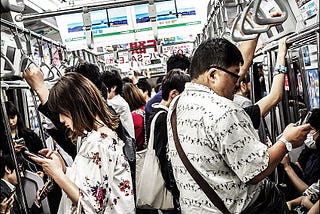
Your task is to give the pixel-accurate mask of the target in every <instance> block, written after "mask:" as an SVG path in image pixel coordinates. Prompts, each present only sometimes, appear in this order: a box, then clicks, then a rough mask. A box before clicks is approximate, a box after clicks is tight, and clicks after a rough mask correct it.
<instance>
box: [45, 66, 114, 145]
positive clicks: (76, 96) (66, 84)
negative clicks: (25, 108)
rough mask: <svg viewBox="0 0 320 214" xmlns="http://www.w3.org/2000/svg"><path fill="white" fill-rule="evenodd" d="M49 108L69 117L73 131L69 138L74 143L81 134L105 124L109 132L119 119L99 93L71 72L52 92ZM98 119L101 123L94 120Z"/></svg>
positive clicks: (86, 81) (89, 82) (62, 78)
mask: <svg viewBox="0 0 320 214" xmlns="http://www.w3.org/2000/svg"><path fill="white" fill-rule="evenodd" d="M48 107H49V109H50V110H51V111H54V112H57V113H59V114H64V115H70V116H71V119H72V122H73V129H74V130H73V131H71V133H70V135H69V137H70V138H71V140H73V141H74V140H76V139H77V137H78V136H83V135H84V131H85V130H86V131H91V130H94V129H96V124H97V123H101V122H102V123H104V124H105V125H107V126H108V127H109V128H110V129H112V130H115V129H116V128H117V127H118V123H119V118H118V117H117V116H114V115H112V114H111V113H110V112H109V110H108V107H107V105H106V101H105V100H104V98H103V97H102V95H101V92H100V91H99V89H98V88H97V87H96V86H95V85H94V84H93V83H92V82H91V81H90V80H89V79H87V78H86V77H84V76H82V75H81V74H79V73H76V72H70V73H67V74H65V75H64V76H63V77H61V78H60V79H59V80H58V82H57V83H56V84H55V85H54V86H53V87H52V88H51V90H50V94H49V99H48ZM97 116H98V117H99V118H100V120H101V122H100V121H97V120H96V117H97Z"/></svg>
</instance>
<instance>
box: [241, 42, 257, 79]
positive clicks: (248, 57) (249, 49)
mask: <svg viewBox="0 0 320 214" xmlns="http://www.w3.org/2000/svg"><path fill="white" fill-rule="evenodd" d="M258 38H259V36H258V37H257V38H255V39H253V40H248V41H244V42H242V43H241V44H240V45H239V47H238V48H239V50H240V52H241V54H242V57H243V60H244V62H243V65H242V66H241V67H240V73H239V75H240V76H245V74H246V73H247V71H248V69H249V67H250V65H251V63H252V60H253V56H254V53H255V49H256V47H257V43H258Z"/></svg>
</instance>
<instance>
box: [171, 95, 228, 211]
mask: <svg viewBox="0 0 320 214" xmlns="http://www.w3.org/2000/svg"><path fill="white" fill-rule="evenodd" d="M179 98H180V97H178V99H177V100H176V102H175V103H174V106H173V111H172V114H171V128H172V133H173V140H174V144H175V146H176V149H177V152H178V154H179V157H180V159H181V161H182V163H183V164H184V166H185V167H186V168H187V170H188V172H189V174H190V175H191V177H192V178H193V179H194V180H195V181H196V182H197V184H198V185H199V186H200V188H201V189H202V191H203V192H204V193H205V194H206V196H207V197H208V198H209V199H210V201H211V202H212V203H213V204H214V206H216V207H217V208H218V209H219V210H220V211H221V212H222V213H224V214H225V213H227V214H229V213H230V212H229V211H228V209H227V208H226V206H225V205H224V203H223V201H222V200H221V198H220V197H219V196H218V195H217V193H216V192H215V191H214V190H213V189H212V187H211V186H210V185H209V184H208V182H207V181H206V180H204V178H203V177H202V176H201V175H200V174H199V172H198V171H197V170H196V169H195V168H194V167H193V166H192V164H191V163H190V161H189V159H188V157H187V155H186V153H184V151H183V149H182V147H181V144H180V141H179V137H178V133H177V113H176V108H177V103H178V100H179Z"/></svg>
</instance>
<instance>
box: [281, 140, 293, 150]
mask: <svg viewBox="0 0 320 214" xmlns="http://www.w3.org/2000/svg"><path fill="white" fill-rule="evenodd" d="M279 141H281V142H282V143H284V145H286V148H287V151H288V152H290V151H291V150H292V144H291V143H290V142H289V141H287V139H285V138H284V137H281V138H280V139H279Z"/></svg>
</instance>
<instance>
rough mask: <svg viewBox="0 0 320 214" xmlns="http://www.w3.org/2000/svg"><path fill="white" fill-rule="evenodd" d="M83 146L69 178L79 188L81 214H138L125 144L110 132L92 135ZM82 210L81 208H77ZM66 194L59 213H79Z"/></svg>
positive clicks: (84, 140) (69, 173) (70, 170)
mask: <svg viewBox="0 0 320 214" xmlns="http://www.w3.org/2000/svg"><path fill="white" fill-rule="evenodd" d="M80 143H81V146H80V149H79V151H78V153H77V156H76V157H75V160H74V162H73V165H72V166H71V167H69V168H67V172H66V175H67V176H68V177H69V178H70V179H71V180H72V181H73V182H74V183H75V184H76V185H77V186H78V187H79V189H80V200H79V203H80V204H81V207H82V213H121V214H123V213H135V205H134V196H133V187H132V180H131V175H130V168H129V164H128V162H127V160H126V159H125V157H124V154H123V149H122V148H123V146H124V143H123V142H122V141H121V140H120V139H119V138H118V137H117V136H116V135H115V134H114V132H111V133H110V134H109V135H108V134H106V133H100V132H97V131H92V132H90V133H88V135H87V137H84V138H82V139H81V141H80ZM78 207H79V206H78ZM76 210H77V205H73V204H72V202H71V200H70V199H68V197H67V195H66V194H65V193H63V196H62V198H61V202H60V207H59V211H58V213H61V214H62V213H63V214H67V213H76Z"/></svg>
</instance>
